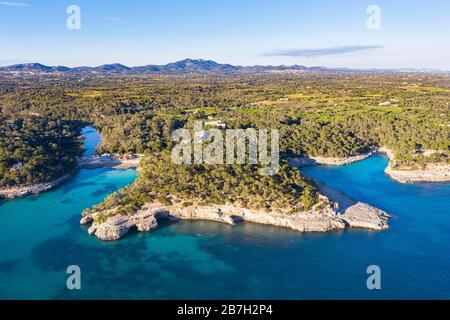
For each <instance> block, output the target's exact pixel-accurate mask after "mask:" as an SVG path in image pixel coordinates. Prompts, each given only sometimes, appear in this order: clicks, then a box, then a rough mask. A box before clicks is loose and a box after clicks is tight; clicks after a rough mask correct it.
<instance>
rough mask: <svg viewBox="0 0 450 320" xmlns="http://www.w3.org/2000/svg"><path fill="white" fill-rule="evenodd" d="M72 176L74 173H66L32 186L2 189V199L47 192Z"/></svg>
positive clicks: (0, 192) (0, 195) (0, 190)
mask: <svg viewBox="0 0 450 320" xmlns="http://www.w3.org/2000/svg"><path fill="white" fill-rule="evenodd" d="M71 177H72V175H65V176H63V177H61V178H58V179H56V180H53V181H50V182H45V183H39V184H35V185H31V186H25V187H17V188H9V189H0V199H2V198H3V199H8V200H12V199H16V198H22V197H26V196H29V195H32V194H39V193H42V192H46V191H48V190H50V189H53V188H56V187H58V186H59V185H61V184H63V183H64V182H66V181H67V180H69V179H70V178H71Z"/></svg>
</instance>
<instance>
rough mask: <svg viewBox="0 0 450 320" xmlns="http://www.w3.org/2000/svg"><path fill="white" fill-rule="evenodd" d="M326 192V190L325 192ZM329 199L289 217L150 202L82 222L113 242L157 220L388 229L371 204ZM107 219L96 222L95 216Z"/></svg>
mask: <svg viewBox="0 0 450 320" xmlns="http://www.w3.org/2000/svg"><path fill="white" fill-rule="evenodd" d="M324 190H325V189H324ZM326 190H327V193H328V195H329V196H330V197H329V198H328V196H327V197H325V196H322V200H323V201H322V203H321V204H319V205H317V206H316V207H314V208H313V209H311V210H309V211H307V212H300V213H295V214H290V213H286V212H283V211H282V210H279V211H272V212H267V211H264V210H252V209H247V208H243V207H240V206H235V205H214V206H202V205H192V206H189V207H183V206H181V205H162V204H160V203H148V204H146V205H145V206H144V207H143V208H142V209H141V210H140V211H139V212H138V213H136V214H134V215H129V216H127V215H120V214H117V215H115V214H114V210H110V211H109V212H100V213H96V214H94V216H93V217H92V216H86V217H83V219H82V221H81V223H82V224H87V223H90V222H92V221H94V222H93V224H92V226H91V227H90V228H89V234H91V235H95V236H96V237H98V238H99V239H101V240H105V241H112V240H118V239H120V238H121V237H123V236H124V235H125V234H126V233H127V232H128V231H129V230H130V229H131V228H134V227H136V228H137V229H138V231H143V232H148V231H151V230H153V229H155V228H157V227H158V222H157V221H158V219H170V220H180V219H181V220H209V221H217V222H222V223H227V224H230V225H235V224H236V223H239V222H242V221H246V222H252V223H259V224H266V225H272V226H277V227H284V228H290V229H293V230H296V231H300V232H328V231H337V230H343V229H345V228H365V229H370V230H385V229H387V228H388V218H389V215H388V214H387V213H386V212H384V211H382V210H379V209H377V208H374V207H372V206H370V205H368V204H365V203H361V202H356V201H354V200H352V199H351V198H349V197H347V196H345V195H343V194H341V193H339V192H337V191H331V189H329V188H326ZM98 216H102V217H103V216H107V217H108V218H106V220H104V221H101V222H97V221H96V220H97V219H96V217H98Z"/></svg>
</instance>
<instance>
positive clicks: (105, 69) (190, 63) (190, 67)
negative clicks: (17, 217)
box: [0, 59, 439, 74]
mask: <svg viewBox="0 0 450 320" xmlns="http://www.w3.org/2000/svg"><path fill="white" fill-rule="evenodd" d="M304 71H311V72H321V71H339V72H345V71H347V72H349V71H369V72H439V70H421V69H367V70H357V69H347V68H323V67H310V68H308V67H305V66H301V65H293V66H233V65H231V64H220V63H217V62H215V61H212V60H203V59H185V60H181V61H177V62H173V63H169V64H166V65H147V66H140V67H127V66H124V65H122V64H118V63H116V64H105V65H102V66H98V67H75V68H69V67H64V66H57V67H49V66H45V65H42V64H40V63H26V64H16V65H12V66H7V67H0V73H24V74H30V73H32V74H51V73H67V74H90V73H91V74H189V73H197V74H202V73H209V74H245V73H268V72H304Z"/></svg>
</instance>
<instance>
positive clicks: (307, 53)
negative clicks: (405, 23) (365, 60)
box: [262, 46, 383, 58]
mask: <svg viewBox="0 0 450 320" xmlns="http://www.w3.org/2000/svg"><path fill="white" fill-rule="evenodd" d="M382 48H383V46H343V47H331V48H318V49H288V50H276V51H272V52H268V53H264V54H263V55H262V56H268V57H273V56H284V57H305V58H316V57H323V56H331V55H343V54H348V53H354V52H362V51H368V50H376V49H382Z"/></svg>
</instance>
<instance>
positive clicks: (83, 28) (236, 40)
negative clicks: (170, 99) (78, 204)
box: [0, 0, 450, 70]
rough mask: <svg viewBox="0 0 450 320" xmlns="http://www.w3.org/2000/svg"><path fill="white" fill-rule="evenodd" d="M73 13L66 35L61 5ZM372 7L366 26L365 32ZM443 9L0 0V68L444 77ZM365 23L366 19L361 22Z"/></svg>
mask: <svg viewBox="0 0 450 320" xmlns="http://www.w3.org/2000/svg"><path fill="white" fill-rule="evenodd" d="M73 4H75V5H77V6H78V7H79V8H80V10H81V15H80V22H81V24H80V29H76V30H69V29H68V28H67V25H66V22H67V20H68V18H69V17H70V16H71V14H70V13H69V14H68V13H67V9H68V7H69V6H70V5H73ZM374 5H375V6H376V7H375V8H378V9H379V10H380V11H379V13H380V14H379V16H378V17H376V18H377V19H378V20H379V21H378V20H377V21H376V24H378V26H377V25H375V27H373V28H371V27H369V26H368V20H371V19H372V18H373V17H374V13H375V11H373V10H374V9H373V6H374ZM448 12H450V3H443V2H442V1H438V0H430V1H427V2H424V1H407V0H399V1H396V2H395V3H392V1H387V0H377V1H372V0H371V1H366V0H361V1H346V2H345V3H342V1H339V2H337V1H336V0H319V1H315V2H306V1H293V0H287V1H283V2H279V1H274V0H262V1H256V0H249V1H246V2H245V3H242V2H239V1H237V0H231V1H227V2H223V3H219V2H216V1H207V0H197V1H190V2H186V1H181V0H169V1H160V0H154V1H141V0H130V1H115V2H105V1H102V0H95V1H94V0H91V1H87V0H80V1H60V2H58V3H57V4H55V3H54V2H53V1H50V0H40V1H37V0H20V1H0V27H1V29H2V30H7V32H2V33H0V41H1V42H2V43H4V44H5V45H4V46H3V48H2V51H1V52H0V66H7V65H13V64H19V63H41V64H44V65H50V66H56V65H63V66H68V67H77V66H99V65H103V64H112V63H120V64H124V65H127V66H130V67H133V66H142V65H149V64H154V65H164V64H167V63H171V62H175V61H179V60H183V59H185V58H192V59H205V60H213V61H216V62H218V63H227V64H232V65H242V66H252V65H304V66H308V67H312V66H321V67H328V68H353V69H374V68H377V69H402V68H417V69H439V70H450V59H448V57H449V56H450V44H449V42H448V41H446V40H445V39H449V38H450V27H449V22H448V16H447V15H448ZM371 21H372V20H371Z"/></svg>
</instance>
